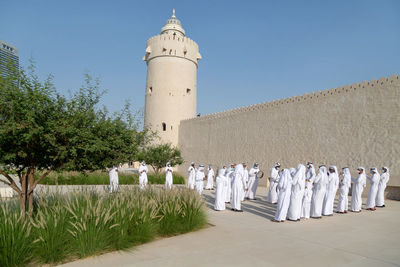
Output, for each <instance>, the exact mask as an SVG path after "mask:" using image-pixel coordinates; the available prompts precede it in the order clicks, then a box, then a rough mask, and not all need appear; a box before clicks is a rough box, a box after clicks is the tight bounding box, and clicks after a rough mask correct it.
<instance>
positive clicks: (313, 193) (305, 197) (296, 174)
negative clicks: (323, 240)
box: [267, 162, 390, 222]
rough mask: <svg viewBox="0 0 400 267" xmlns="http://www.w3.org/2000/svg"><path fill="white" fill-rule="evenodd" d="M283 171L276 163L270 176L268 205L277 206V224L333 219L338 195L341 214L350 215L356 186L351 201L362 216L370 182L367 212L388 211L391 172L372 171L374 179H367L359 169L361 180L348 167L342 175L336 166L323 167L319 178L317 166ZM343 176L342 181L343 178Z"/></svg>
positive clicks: (386, 169)
mask: <svg viewBox="0 0 400 267" xmlns="http://www.w3.org/2000/svg"><path fill="white" fill-rule="evenodd" d="M279 169H280V164H279V163H276V164H275V166H274V167H273V168H272V169H271V172H270V174H271V175H270V187H269V191H268V197H267V201H268V202H270V203H273V204H277V209H276V214H275V218H274V221H275V222H284V221H285V220H286V219H288V220H290V221H299V220H300V218H305V219H308V218H310V217H311V218H316V219H319V218H321V217H322V216H332V215H333V210H334V200H335V197H336V192H337V190H338V189H339V188H340V191H339V199H338V204H337V207H336V212H337V213H347V211H348V193H349V190H350V188H351V183H353V188H352V197H351V207H350V208H351V211H353V212H361V206H362V198H361V196H362V193H363V190H364V188H365V187H366V180H367V179H368V180H369V181H370V190H369V193H368V199H367V203H366V208H367V210H371V211H374V210H376V207H385V199H384V192H385V189H386V185H387V183H388V181H389V177H390V174H389V168H388V167H382V174H379V172H378V170H377V168H371V169H370V173H371V177H368V176H366V173H365V168H364V167H358V168H357V171H358V176H357V177H356V178H352V177H351V174H350V169H349V168H348V167H344V168H342V173H340V174H339V173H338V170H337V167H336V166H330V167H329V168H328V169H327V168H326V166H325V165H321V166H319V171H318V175H316V172H315V168H314V165H313V164H312V163H311V162H309V163H307V170H306V167H305V166H304V165H303V164H299V165H298V166H297V169H294V168H290V169H282V171H280V170H279ZM340 175H342V179H341V180H340V179H339V176H340Z"/></svg>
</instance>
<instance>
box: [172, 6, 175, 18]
mask: <svg viewBox="0 0 400 267" xmlns="http://www.w3.org/2000/svg"><path fill="white" fill-rule="evenodd" d="M172 17H173V18H175V8H173V9H172Z"/></svg>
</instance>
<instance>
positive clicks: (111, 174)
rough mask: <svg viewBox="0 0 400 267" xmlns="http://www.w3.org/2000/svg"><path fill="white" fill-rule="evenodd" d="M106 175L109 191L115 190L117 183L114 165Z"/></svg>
mask: <svg viewBox="0 0 400 267" xmlns="http://www.w3.org/2000/svg"><path fill="white" fill-rule="evenodd" d="M108 175H109V177H110V193H113V192H117V191H118V185H119V179H118V168H117V167H115V166H114V167H112V168H111V170H110V171H109V172H108Z"/></svg>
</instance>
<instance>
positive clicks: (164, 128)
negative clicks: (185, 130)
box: [162, 122, 167, 132]
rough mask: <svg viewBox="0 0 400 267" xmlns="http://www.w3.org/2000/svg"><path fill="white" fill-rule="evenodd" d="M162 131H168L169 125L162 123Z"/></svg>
mask: <svg viewBox="0 0 400 267" xmlns="http://www.w3.org/2000/svg"><path fill="white" fill-rule="evenodd" d="M162 130H163V132H165V131H166V130H167V124H165V122H163V123H162Z"/></svg>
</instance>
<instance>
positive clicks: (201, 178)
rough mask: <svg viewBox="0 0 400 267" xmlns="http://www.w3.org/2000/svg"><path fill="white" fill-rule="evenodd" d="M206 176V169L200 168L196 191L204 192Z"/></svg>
mask: <svg viewBox="0 0 400 267" xmlns="http://www.w3.org/2000/svg"><path fill="white" fill-rule="evenodd" d="M202 170H203V171H202ZM204 177H206V176H205V174H204V169H202V168H199V169H198V170H197V172H196V177H195V182H196V191H197V193H199V194H200V195H201V194H203V188H204Z"/></svg>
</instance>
